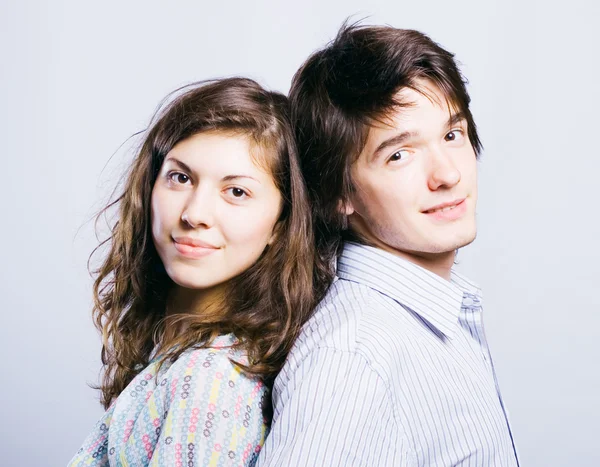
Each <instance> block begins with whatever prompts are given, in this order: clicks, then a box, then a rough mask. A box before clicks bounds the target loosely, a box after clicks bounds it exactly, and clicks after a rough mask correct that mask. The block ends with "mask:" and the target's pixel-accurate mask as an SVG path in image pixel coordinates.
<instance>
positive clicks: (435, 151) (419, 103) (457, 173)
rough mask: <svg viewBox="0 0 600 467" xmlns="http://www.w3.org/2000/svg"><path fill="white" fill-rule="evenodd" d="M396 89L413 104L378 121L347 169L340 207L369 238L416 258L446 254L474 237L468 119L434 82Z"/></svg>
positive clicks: (472, 153) (473, 165) (472, 162)
mask: <svg viewBox="0 0 600 467" xmlns="http://www.w3.org/2000/svg"><path fill="white" fill-rule="evenodd" d="M418 84H419V86H420V87H421V88H422V89H423V90H424V91H425V94H426V95H423V94H421V93H418V92H416V91H414V90H412V89H403V90H401V91H400V92H399V93H398V97H399V98H400V100H401V101H402V102H411V103H412V105H411V106H409V107H406V108H403V109H400V110H399V111H396V112H395V113H393V114H392V115H391V116H390V120H389V123H390V125H389V126H384V125H383V124H377V126H374V127H373V128H372V129H371V130H370V132H369V135H368V139H367V143H366V145H365V148H364V150H363V151H362V152H361V154H360V156H359V158H358V159H357V161H356V162H355V163H354V164H353V166H352V168H351V174H352V181H353V186H354V190H353V193H352V194H351V195H350V199H349V202H348V203H347V204H346V207H345V210H346V213H347V214H349V215H350V216H349V221H350V227H351V228H352V230H353V231H354V232H356V233H357V234H358V235H359V236H360V237H362V238H364V239H365V240H366V241H368V242H369V243H372V244H374V245H375V246H377V247H379V248H382V249H384V250H387V251H391V252H393V253H396V254H400V255H402V254H409V255H413V256H418V257H423V258H435V257H436V255H439V254H444V253H452V254H453V252H454V251H455V250H456V249H458V248H460V247H462V246H465V245H468V244H469V243H471V242H472V241H473V240H474V239H475V235H476V225H475V204H476V202H477V167H476V158H475V151H474V150H473V147H472V146H471V143H470V141H469V138H468V135H467V122H466V120H465V119H464V118H463V117H462V116H461V115H460V114H459V113H457V111H455V110H452V108H450V109H449V107H448V105H447V101H446V99H445V97H444V95H443V93H442V92H441V91H440V90H439V89H438V88H437V87H435V86H434V85H433V84H431V83H429V82H425V81H421V82H420V83H418Z"/></svg>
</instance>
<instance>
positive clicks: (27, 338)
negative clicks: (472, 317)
mask: <svg viewBox="0 0 600 467" xmlns="http://www.w3.org/2000/svg"><path fill="white" fill-rule="evenodd" d="M349 15H355V16H354V17H355V18H356V19H359V18H361V17H367V16H368V17H369V18H368V19H367V21H366V22H367V23H370V24H375V23H377V24H382V23H387V24H391V25H393V26H396V27H403V28H413V29H419V30H421V31H423V32H426V33H427V34H429V35H430V36H431V37H432V38H433V39H434V40H436V41H438V42H440V43H441V44H442V45H443V46H444V47H446V48H448V49H449V50H451V51H453V52H455V53H456V56H457V59H458V60H459V61H460V62H461V63H462V70H463V72H464V74H465V75H466V76H467V77H468V79H469V81H470V84H469V90H470V93H471V97H472V99H473V103H472V109H473V112H474V114H475V119H476V121H477V123H478V125H479V128H480V132H481V136H482V139H483V142H484V146H485V150H484V153H483V157H482V161H481V163H480V201H479V208H478V218H479V237H478V239H477V240H476V242H475V243H474V244H473V245H471V246H469V247H468V248H465V249H464V250H462V251H461V252H460V254H459V260H460V265H459V268H460V269H461V270H462V271H463V272H465V273H466V274H467V275H469V276H470V277H472V278H473V279H475V280H476V281H478V282H479V283H480V284H481V285H482V287H483V289H484V297H485V319H486V326H487V335H488V338H489V340H490V343H491V347H492V352H493V355H494V359H495V364H496V368H497V372H498V376H499V380H500V384H501V388H502V392H503V396H504V400H505V403H506V405H507V407H508V409H509V413H510V417H511V421H512V427H513V431H514V436H515V439H516V442H517V447H518V451H519V454H520V457H521V462H522V465H523V466H531V467H535V466H540V467H542V466H544V467H545V466H598V465H600V450H599V449H598V443H599V439H600V429H599V423H600V401H599V398H600V376H599V374H600V372H599V365H598V361H599V359H600V350H599V345H598V340H599V338H600V293H598V279H599V278H600V273H599V271H598V268H599V265H600V253H599V251H598V240H599V238H600V222H599V219H598V218H599V214H600V209H599V208H598V204H599V201H600V196H599V194H598V182H599V179H600V157H599V156H600V151H599V150H598V147H599V144H600V118H599V116H598V115H599V113H598V112H599V107H600V93H599V90H598V89H599V85H598V83H599V81H600V78H599V76H598V75H599V73H600V66H599V62H600V59H599V57H600V52H599V50H598V49H599V48H600V35H599V32H598V30H599V27H598V21H599V20H600V7H599V3H598V2H596V1H593V0H589V1H583V0H571V1H568V2H564V1H563V2H552V1H551V0H546V1H540V2H533V1H527V0H523V1H519V2H514V3H512V2H506V1H491V2H486V1H481V0H472V1H467V0H462V1H460V0H459V1H457V2H452V3H451V2H447V1H443V0H439V1H425V0H422V1H417V0H412V1H399V0H388V1H376V0H372V1H369V2H367V1H363V2H359V1H354V0H337V1H331V2H328V1H324V0H319V1H303V2H297V1H294V2H292V1H281V2H272V3H267V2H259V1H256V0H255V1H252V2H235V1H230V2H205V1H204V2H201V1H195V2H191V1H189V2H178V1H173V2H148V1H144V2H142V1H121V2H115V1H104V2H94V3H91V2H76V1H71V2H68V1H59V0H55V1H53V2H44V1H23V2H8V1H6V0H3V2H2V4H1V7H0V51H1V55H0V60H1V64H0V66H1V73H0V97H1V100H0V135H1V139H0V148H1V150H2V155H1V159H0V160H1V161H2V166H1V167H2V172H1V178H2V182H1V183H0V190H1V191H0V199H1V200H2V201H1V203H2V211H1V212H2V215H1V217H0V218H1V219H2V228H1V229H0V241H1V246H2V248H1V250H0V261H1V263H0V264H1V265H2V268H1V280H0V284H1V294H0V297H1V298H0V300H1V302H0V310H1V313H2V314H1V323H0V351H1V357H2V362H3V363H2V372H1V378H2V379H1V381H2V384H1V385H0V398H1V399H0V400H1V401H2V412H3V417H2V422H1V423H0V430H1V431H0V464H1V465H3V466H55V465H56V466H59V465H65V464H66V463H67V461H68V460H69V459H70V458H71V456H72V455H73V454H74V452H75V451H76V450H77V449H78V448H79V446H80V444H81V442H82V441H83V439H84V437H85V436H86V435H87V434H88V432H89V431H90V430H91V429H92V427H93V425H94V424H95V422H96V420H97V418H98V417H99V416H100V415H101V414H102V410H101V408H100V405H99V404H98V394H97V393H96V392H95V391H94V390H92V389H90V388H89V387H88V383H92V382H95V381H97V378H98V375H99V370H100V362H99V351H100V340H99V337H98V334H97V332H96V331H95V329H94V328H93V325H92V321H91V317H90V310H91V279H90V277H89V275H88V273H87V269H86V261H87V257H88V255H89V253H90V252H91V250H92V248H93V247H94V246H95V245H96V240H95V237H94V233H93V223H92V222H89V220H90V219H91V218H92V216H93V214H94V213H95V211H96V210H98V209H99V208H100V207H102V205H103V203H104V202H105V201H106V200H107V197H108V196H109V194H110V192H111V190H112V188H114V186H115V185H116V184H117V182H118V180H119V177H120V174H121V172H122V171H123V169H124V168H125V167H126V165H127V162H128V161H129V160H130V158H131V152H130V151H128V144H127V143H126V144H125V145H124V147H123V148H122V149H120V150H118V149H119V146H120V145H121V143H123V142H124V141H125V140H126V139H127V138H128V137H129V136H130V135H131V134H133V133H134V132H136V131H138V130H141V129H143V128H144V126H145V124H146V123H147V122H148V120H149V118H150V117H151V115H152V113H153V111H154V109H155V107H156V105H157V104H158V103H159V101H160V100H161V99H162V98H163V97H164V96H165V95H166V94H167V93H168V92H170V91H171V90H173V89H175V88H176V87H178V86H180V85H183V84H186V83H188V82H191V81H196V80H200V79H206V78H211V77H219V76H230V75H237V74H241V75H247V76H250V77H253V78H255V79H257V80H259V81H260V82H261V83H262V84H263V85H266V86H268V87H270V88H272V89H277V90H280V91H283V92H287V91H288V89H289V83H290V79H291V77H292V75H293V73H294V72H295V70H296V69H297V68H298V67H299V66H300V64H301V63H302V62H303V60H304V59H305V58H306V57H307V56H308V55H309V53H311V52H312V51H313V50H315V49H316V48H318V47H321V46H323V45H325V44H326V43H327V42H328V41H329V40H330V39H332V38H333V36H334V35H335V33H336V31H337V28H338V27H339V26H340V24H341V23H342V21H343V20H344V19H345V18H346V17H347V16H349ZM115 151H116V153H115ZM113 153H115V155H114V157H112V158H111V156H112V154H113Z"/></svg>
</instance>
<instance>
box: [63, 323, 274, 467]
mask: <svg viewBox="0 0 600 467" xmlns="http://www.w3.org/2000/svg"><path fill="white" fill-rule="evenodd" d="M234 342H235V338H234V336H233V335H231V334H229V335H226V336H220V337H218V338H217V340H215V342H214V343H213V345H212V346H211V347H210V348H206V349H190V350H188V351H186V352H184V353H183V354H182V355H181V356H180V357H179V358H178V359H177V360H176V361H175V362H174V363H170V362H169V361H166V362H165V363H164V364H163V365H162V367H161V368H160V370H159V371H157V370H158V363H159V362H158V359H154V360H153V361H152V362H151V363H150V364H149V365H148V366H147V367H146V368H145V369H144V370H143V371H142V372H141V373H139V374H138V375H137V376H136V377H135V378H134V379H133V381H131V383H130V384H129V385H128V386H127V388H126V389H125V390H124V391H123V392H122V393H121V395H120V396H119V397H118V398H117V400H116V401H115V402H114V403H113V404H112V405H111V406H110V407H109V409H108V410H107V411H106V413H105V414H104V416H103V417H102V418H101V419H100V421H99V422H98V423H97V425H96V427H95V428H94V431H93V432H92V433H91V434H90V435H89V436H88V437H87V438H86V440H85V442H84V443H83V446H82V447H81V449H79V451H78V452H77V454H76V455H75V457H74V458H73V459H72V460H71V462H70V463H69V466H78V467H79V466H93V467H106V466H123V467H126V466H131V467H133V466H135V467H139V466H161V467H163V466H168V467H183V466H186V467H195V466H252V465H254V463H255V461H256V459H257V457H258V453H259V451H260V449H261V447H262V445H263V443H264V440H265V437H266V435H267V432H268V422H267V420H266V419H265V417H264V415H263V407H264V406H265V404H266V403H267V398H268V397H269V393H268V391H267V389H266V387H265V386H264V384H263V383H262V381H261V380H260V379H258V378H251V377H248V376H246V375H244V374H243V373H241V372H240V370H239V369H238V368H237V367H236V366H235V365H234V364H233V363H232V362H231V361H230V358H232V359H233V360H235V361H239V362H246V361H247V359H246V358H245V356H244V355H243V354H242V352H241V351H239V350H233V349H231V345H232V344H233V343H234Z"/></svg>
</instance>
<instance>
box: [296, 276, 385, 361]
mask: <svg viewBox="0 0 600 467" xmlns="http://www.w3.org/2000/svg"><path fill="white" fill-rule="evenodd" d="M389 308H390V300H389V299H388V298H387V297H385V296H384V295H382V294H381V293H379V292H378V291H376V290H373V289H372V288H370V287H368V286H366V285H364V284H360V283H358V282H354V281H350V280H345V279H340V278H336V279H335V280H334V282H333V283H332V284H331V287H330V288H329V290H328V292H327V294H326V295H325V297H324V298H323V300H321V302H320V303H319V304H318V305H317V307H316V308H315V311H314V313H313V316H312V317H311V319H310V320H309V321H308V322H307V323H306V324H305V325H304V327H303V329H302V332H301V333H300V335H299V337H298V339H297V341H296V345H295V346H294V347H295V349H294V350H295V351H296V352H306V351H310V350H312V349H314V348H317V347H320V348H331V349H335V350H339V351H348V352H356V351H359V350H360V348H361V347H363V346H364V345H369V342H368V341H369V340H370V339H371V337H370V334H365V329H367V328H370V327H371V326H372V325H373V324H374V323H380V322H381V319H380V318H381V316H382V315H385V313H386V312H388V311H389ZM365 341H367V342H365Z"/></svg>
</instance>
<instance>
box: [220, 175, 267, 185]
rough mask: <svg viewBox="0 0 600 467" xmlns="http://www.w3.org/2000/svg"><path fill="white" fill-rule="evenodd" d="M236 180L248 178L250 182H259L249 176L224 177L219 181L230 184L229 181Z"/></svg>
mask: <svg viewBox="0 0 600 467" xmlns="http://www.w3.org/2000/svg"><path fill="white" fill-rule="evenodd" d="M238 178H249V179H250V180H254V181H255V182H258V183H260V181H259V180H257V179H256V178H254V177H251V176H250V175H226V176H225V177H223V178H222V179H221V181H223V182H230V181H231V180H236V179H238Z"/></svg>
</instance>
